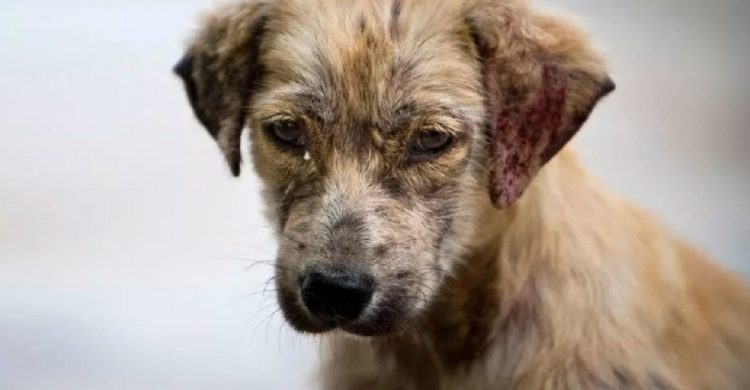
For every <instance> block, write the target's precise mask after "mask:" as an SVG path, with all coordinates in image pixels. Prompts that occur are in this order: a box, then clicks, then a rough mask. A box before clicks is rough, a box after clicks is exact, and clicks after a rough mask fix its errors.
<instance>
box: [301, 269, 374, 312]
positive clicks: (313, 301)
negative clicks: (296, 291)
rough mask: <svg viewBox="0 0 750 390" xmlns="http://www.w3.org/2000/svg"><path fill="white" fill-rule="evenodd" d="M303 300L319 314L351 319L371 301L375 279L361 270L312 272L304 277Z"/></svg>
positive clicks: (309, 308)
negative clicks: (329, 272)
mask: <svg viewBox="0 0 750 390" xmlns="http://www.w3.org/2000/svg"><path fill="white" fill-rule="evenodd" d="M300 290H301V293H302V300H303V302H304V303H305V306H307V309H308V310H310V312H311V313H312V314H314V315H316V316H319V317H322V318H327V319H335V320H338V321H341V320H347V321H351V320H354V319H356V318H357V317H359V315H360V314H361V313H362V311H363V310H364V308H365V307H366V306H367V304H368V303H370V298H371V297H372V292H373V280H372V277H371V276H370V275H367V274H364V273H360V272H339V273H331V274H328V273H322V272H317V271H310V272H308V273H306V274H305V275H304V276H303V277H302V280H301V284H300Z"/></svg>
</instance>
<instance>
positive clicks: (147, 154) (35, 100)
mask: <svg viewBox="0 0 750 390" xmlns="http://www.w3.org/2000/svg"><path fill="white" fill-rule="evenodd" d="M543 3H544V4H552V5H555V6H556V7H558V8H561V9H565V10H569V11H571V12H574V13H577V14H578V15H580V16H581V19H583V20H584V21H585V24H587V25H588V26H589V28H590V30H591V31H592V33H593V36H594V39H595V41H596V42H598V43H600V44H601V46H603V47H604V48H606V50H607V56H608V58H609V59H610V65H611V66H610V67H611V74H612V77H613V78H614V79H615V81H616V82H617V84H618V89H617V91H616V92H615V93H614V94H613V95H612V96H611V97H609V98H608V99H607V100H606V102H604V103H603V104H602V105H601V106H600V107H599V108H598V110H596V111H595V114H594V115H593V117H592V118H591V120H590V121H589V123H588V124H587V126H586V127H585V128H584V130H583V131H582V133H581V134H580V136H579V137H577V139H576V142H577V144H578V148H579V150H580V152H581V154H582V156H583V158H584V160H585V162H586V163H587V165H588V166H589V167H590V168H591V169H592V170H593V171H594V172H595V173H596V174H597V175H598V176H599V177H601V178H602V179H603V180H604V182H606V183H607V184H608V185H610V186H611V187H613V188H614V189H615V190H617V191H619V192H621V193H624V194H626V195H628V196H629V197H630V198H632V199H634V200H635V201H637V202H638V203H640V204H641V205H643V206H644V207H645V208H647V209H650V210H652V211H653V212H654V213H656V214H657V215H659V216H660V217H661V218H662V219H663V220H664V221H665V223H666V224H667V225H668V226H670V227H671V228H672V229H674V230H675V231H676V232H677V233H679V234H680V235H682V236H683V237H685V238H686V239H688V240H689V241H691V242H693V243H694V244H695V245H697V246H699V247H700V248H702V249H703V250H705V251H706V252H708V253H709V254H711V255H712V256H713V257H714V258H716V259H717V261H720V262H722V263H723V264H725V265H726V266H727V267H729V268H731V269H733V270H735V271H737V272H740V273H742V274H744V275H745V276H748V275H750V259H748V253H750V222H749V221H750V204H749V203H750V155H749V154H748V153H747V150H748V147H750V129H749V128H748V123H750V110H748V109H749V108H750V107H748V101H750V77H749V76H748V69H750V42H748V41H750V24H748V23H747V21H748V20H749V19H750V2H748V1H747V0H716V1H712V2H709V1H705V0H701V1H698V0H661V1H653V0H633V1H628V2H622V1H594V0H564V1H551V0H548V1H543ZM211 4H212V1H208V0H180V1H177V0H167V1H155V0H154V1H148V0H109V1H105V0H100V1H93V0H66V1H53V0H3V1H2V3H0V389H4V390H16V389H18V390H27V389H42V390H46V389H55V390H58V389H181V390H182V389H306V388H308V387H309V386H307V385H306V383H308V379H309V375H310V373H311V370H312V369H314V367H315V361H316V358H317V354H318V352H317V351H318V349H317V346H316V343H315V341H314V340H313V339H310V338H304V337H301V336H298V335H295V334H294V332H292V331H291V330H290V329H289V328H288V327H286V325H284V324H283V321H282V319H281V315H280V313H279V312H278V311H277V307H276V306H275V301H274V295H273V294H274V293H273V284H272V283H271V284H270V285H269V286H268V289H267V291H265V292H264V285H265V283H266V281H267V280H268V279H269V277H271V274H272V273H271V271H272V269H271V267H270V266H268V265H266V264H258V265H254V266H252V264H253V262H255V261H261V260H271V259H273V258H274V247H275V243H274V242H273V238H272V234H271V230H270V229H269V227H268V225H267V224H266V222H265V221H264V220H263V219H262V218H261V210H260V199H259V195H258V185H257V182H256V178H255V177H254V176H253V175H252V172H251V169H247V167H246V169H245V174H244V175H243V177H242V178H241V179H240V180H233V179H231V178H230V176H229V174H228V170H227V169H226V168H225V166H224V162H223V160H222V158H221V156H220V154H219V152H218V149H217V147H216V145H215V144H214V143H213V141H211V139H210V138H209V136H208V135H207V133H206V132H205V131H204V130H203V129H202V128H201V127H200V126H199V125H198V123H197V121H196V120H195V119H193V116H192V113H191V112H190V108H189V106H188V103H187V100H186V98H185V96H184V93H183V90H182V86H181V85H180V82H179V80H177V79H176V78H175V77H173V76H172V75H171V73H170V68H171V66H172V65H173V64H174V62H176V60H177V59H178V58H179V57H180V55H181V53H182V47H183V43H184V41H185V39H186V37H187V36H188V35H189V33H190V32H191V31H192V29H193V28H194V26H195V20H196V15H197V14H198V12H200V11H201V10H205V9H207V8H209V7H210V6H211Z"/></svg>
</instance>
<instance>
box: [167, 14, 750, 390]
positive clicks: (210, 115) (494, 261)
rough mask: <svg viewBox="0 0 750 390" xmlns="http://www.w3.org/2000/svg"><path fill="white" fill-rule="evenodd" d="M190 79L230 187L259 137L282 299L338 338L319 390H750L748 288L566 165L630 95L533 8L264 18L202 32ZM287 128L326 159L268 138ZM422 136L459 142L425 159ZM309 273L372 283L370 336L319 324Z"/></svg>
mask: <svg viewBox="0 0 750 390" xmlns="http://www.w3.org/2000/svg"><path fill="white" fill-rule="evenodd" d="M176 71H177V72H178V74H180V75H181V76H182V78H183V80H184V81H185V85H186V87H187V91H188V95H189V97H190V101H191V103H192V105H193V108H194V109H195V112H196V115H197V116H198V118H199V119H200V120H201V122H202V123H203V124H204V125H205V126H206V127H207V128H208V130H209V131H210V132H211V134H212V135H213V136H214V137H215V138H216V139H217V141H218V142H219V145H220V146H221V148H222V150H223V151H224V154H225V155H226V158H227V160H228V162H229V164H230V167H231V168H232V171H233V172H234V173H235V174H238V173H239V170H240V152H239V145H240V135H241V133H242V129H243V128H244V127H249V128H250V129H251V130H250V138H251V145H252V158H253V163H254V164H253V165H254V167H255V169H256V171H257V173H258V175H259V176H260V178H261V179H262V182H263V184H264V193H265V198H266V203H267V206H268V210H269V217H270V218H271V220H272V221H274V222H275V223H276V224H277V226H278V233H279V241H280V246H279V252H278V267H277V278H276V280H277V283H278V291H279V302H280V304H281V306H282V308H283V312H284V314H285V316H286V318H287V320H288V321H289V322H290V323H291V325H292V326H293V327H295V328H296V329H298V330H300V331H304V332H313V333H321V332H328V333H325V336H324V337H325V342H324V344H325V345H326V346H328V347H330V348H329V349H330V353H329V355H328V358H327V360H326V363H325V365H324V368H323V372H322V373H321V375H320V378H321V382H322V386H323V387H324V388H326V389H334V390H337V389H583V388H587V389H589V388H591V389H747V388H750V370H748V367H750V329H748V328H749V327H748V325H747V324H748V321H749V320H750V299H749V298H748V297H750V294H749V293H748V290H747V288H746V287H745V286H744V285H743V283H742V282H741V281H740V280H739V279H737V278H735V277H734V276H733V275H730V274H728V273H727V272H725V271H723V270H721V269H719V268H718V267H717V266H715V265H713V264H712V263H711V262H710V261H708V260H707V259H705V258H704V257H703V256H702V255H701V254H699V253H697V252H696V251H694V250H693V249H690V248H689V247H688V246H686V245H685V244H683V243H681V242H680V241H679V240H677V239H675V238H673V237H672V236H671V235H670V234H669V233H668V232H667V231H666V230H665V229H664V228H662V227H661V226H660V225H659V224H658V223H656V222H655V221H654V220H653V219H652V218H651V217H649V216H648V215H645V214H644V213H642V212H641V211H639V210H638V209H636V208H635V207H633V206H631V205H630V204H629V203H627V202H626V201H624V200H622V199H620V198H619V197H617V196H614V195H611V194H609V193H608V192H607V191H606V190H604V189H603V188H602V187H601V186H600V185H599V184H598V183H597V182H596V181H595V180H594V179H592V178H590V177H589V176H588V175H587V174H586V172H585V171H584V170H583V169H582V168H581V167H580V166H579V164H578V163H577V161H576V159H575V156H574V155H573V152H572V151H570V150H569V148H564V145H565V144H566V143H567V141H568V140H569V139H570V138H571V137H572V136H573V135H574V134H575V133H576V131H577V130H578V129H579V127H580V126H581V125H582V124H583V123H584V121H585V120H586V118H587V117H588V115H589V114H590V112H591V110H592V109H593V108H594V106H595V105H596V103H597V102H598V101H599V99H600V98H601V97H603V96H605V95H606V94H607V93H609V92H610V91H612V90H613V89H614V84H613V83H612V81H611V80H610V79H609V77H608V76H607V74H606V72H605V69H604V64H603V61H602V60H601V59H600V57H599V55H598V54H597V52H596V51H595V50H593V49H592V48H591V46H590V45H589V44H588V41H587V38H586V36H585V34H584V33H582V32H581V30H580V29H579V28H577V27H576V26H574V25H572V24H570V23H569V22H567V21H566V19H564V18H562V17H560V16H558V15H553V14H549V13H545V12H541V11H539V10H536V9H533V8H531V7H530V6H528V5H527V4H526V2H524V1H520V0H466V1H458V0H443V1H438V0H422V1H417V0H372V1H349V0H279V1H262V0H258V1H254V0H248V1H242V2H237V3H233V4H230V5H227V6H224V7H221V8H220V9H218V10H216V11H214V12H212V13H210V14H208V15H207V16H206V18H205V19H204V20H203V23H202V27H201V29H200V31H199V32H198V33H197V34H196V35H195V37H194V39H193V40H192V42H191V44H190V46H189V48H188V51H187V54H186V56H185V58H184V59H183V61H181V63H180V64H179V65H178V67H177V68H176ZM283 118H287V119H296V120H299V121H302V122H303V123H304V125H305V128H306V134H307V139H308V141H309V144H308V148H307V152H308V153H309V155H310V159H309V160H308V159H306V158H303V156H302V154H303V153H301V152H298V151H292V150H284V149H283V148H279V146H278V145H277V144H275V143H273V142H272V141H271V140H270V139H269V137H268V135H267V134H266V133H264V132H263V131H262V130H261V129H262V128H263V124H264V123H266V122H268V121H271V120H275V119H283ZM426 128H427V129H429V128H433V129H434V128H438V129H441V130H442V131H445V132H449V133H451V134H453V135H454V136H455V139H456V141H455V143H454V144H453V145H452V146H451V147H450V148H449V150H447V151H446V152H445V153H444V154H442V155H441V156H439V157H438V158H436V159H434V160H430V161H424V162H420V163H413V162H410V161H408V160H407V159H406V158H405V154H406V147H407V145H408V143H409V141H410V140H411V139H412V138H413V137H414V135H415V134H416V132H417V131H420V129H426ZM311 266H317V267H324V268H329V269H335V268H341V267H344V268H349V269H358V270H362V271H364V272H368V273H370V274H371V275H373V277H374V279H375V281H376V285H377V288H376V292H375V295H374V297H373V301H372V303H371V305H370V306H369V307H368V308H367V309H366V311H365V312H364V314H363V317H362V318H360V319H359V320H357V321H355V322H354V323H350V324H346V325H344V326H343V329H336V330H334V329H331V327H332V325H330V324H327V323H320V322H318V321H316V320H315V319H314V318H312V317H311V316H309V315H308V314H307V313H306V311H305V308H304V307H303V305H302V304H301V301H300V297H299V293H298V291H297V290H298V288H297V285H298V280H299V275H300V273H301V272H302V271H303V270H305V269H307V268H308V267H311ZM352 334H356V335H359V336H352ZM360 336H365V337H360ZM368 336H369V337H368Z"/></svg>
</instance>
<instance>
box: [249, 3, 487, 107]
mask: <svg viewBox="0 0 750 390" xmlns="http://www.w3.org/2000/svg"><path fill="white" fill-rule="evenodd" d="M451 3H452V2H445V3H442V2H432V1H420V2H409V1H395V0H384V1H314V0H313V1H299V0H286V1H282V2H280V3H278V4H277V8H276V9H275V10H274V11H273V12H272V13H271V14H270V16H269V22H268V26H267V34H268V38H267V39H266V40H265V42H264V44H263V46H262V61H263V63H264V65H265V69H266V71H267V72H266V75H265V80H264V86H266V88H265V93H264V96H263V99H264V100H265V101H274V100H277V101H286V102H289V101H296V102H297V103H300V104H304V105H306V106H308V107H306V108H305V109H306V110H308V111H311V112H312V113H313V114H315V115H316V116H318V117H320V118H322V119H323V120H334V119H335V120H347V119H349V120H354V119H355V118H357V119H361V118H366V120H369V121H381V120H382V121H386V120H391V119H393V117H394V116H397V115H398V113H399V112H401V111H402V109H403V108H404V107H420V108H425V109H430V108H433V109H434V110H441V109H445V108H447V107H453V108H455V109H456V110H461V109H462V107H466V108H467V109H470V108H472V107H476V106H477V105H478V104H481V94H480V93H478V91H480V90H481V88H480V87H481V80H480V77H479V69H478V67H479V65H478V62H477V61H476V60H475V55H474V50H475V49H474V47H473V43H472V40H471V34H470V31H469V29H468V27H467V26H466V23H465V22H464V20H463V18H462V17H461V12H460V10H459V9H458V8H457V7H451V6H449V4H451Z"/></svg>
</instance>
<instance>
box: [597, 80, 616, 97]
mask: <svg viewBox="0 0 750 390" xmlns="http://www.w3.org/2000/svg"><path fill="white" fill-rule="evenodd" d="M616 88H617V84H615V82H614V81H613V80H612V79H611V78H610V77H609V76H606V77H605V78H604V81H603V82H602V86H601V89H600V92H599V96H600V97H604V96H607V95H609V94H610V92H612V91H614V90H615V89H616Z"/></svg>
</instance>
